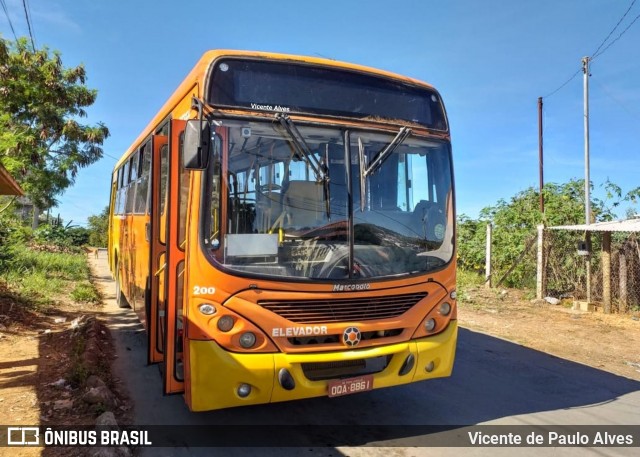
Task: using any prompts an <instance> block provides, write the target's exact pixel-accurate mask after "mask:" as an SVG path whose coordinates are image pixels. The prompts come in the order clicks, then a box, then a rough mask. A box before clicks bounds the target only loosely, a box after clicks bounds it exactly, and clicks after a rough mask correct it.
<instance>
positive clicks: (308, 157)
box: [276, 113, 331, 220]
mask: <svg viewBox="0 0 640 457" xmlns="http://www.w3.org/2000/svg"><path fill="white" fill-rule="evenodd" d="M276 119H277V120H278V121H279V122H280V125H282V127H283V128H284V129H285V130H286V132H287V134H288V135H289V138H290V139H291V144H293V147H294V149H295V153H296V156H297V157H298V158H299V159H300V160H304V161H305V162H306V163H307V165H309V167H310V168H311V170H312V171H313V174H314V175H315V177H316V182H322V184H323V195H324V200H325V210H326V213H327V219H329V220H331V201H330V199H331V196H330V192H329V151H328V149H327V151H326V152H325V161H324V162H320V161H319V160H318V158H317V157H316V156H315V155H314V154H313V153H312V152H311V149H310V148H309V145H308V144H307V142H306V141H305V140H304V137H303V136H302V134H301V133H300V131H299V130H298V127H296V124H294V123H293V121H292V120H291V118H289V116H287V115H286V114H281V113H277V114H276Z"/></svg>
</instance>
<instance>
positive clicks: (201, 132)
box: [183, 119, 211, 170]
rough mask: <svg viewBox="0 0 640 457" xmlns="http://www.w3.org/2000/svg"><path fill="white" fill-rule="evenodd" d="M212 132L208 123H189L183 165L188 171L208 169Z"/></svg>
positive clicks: (186, 131) (186, 130) (185, 137)
mask: <svg viewBox="0 0 640 457" xmlns="http://www.w3.org/2000/svg"><path fill="white" fill-rule="evenodd" d="M210 140H211V131H210V128H209V123H208V122H201V121H200V120H198V119H192V120H190V121H187V126H186V127H185V129H184V144H183V163H184V168H185V169H187V170H203V169H205V168H207V163H208V158H209V147H210V146H209V145H210Z"/></svg>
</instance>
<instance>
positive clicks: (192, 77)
mask: <svg viewBox="0 0 640 457" xmlns="http://www.w3.org/2000/svg"><path fill="white" fill-rule="evenodd" d="M219 57H258V58H262V59H269V60H279V61H290V62H297V63H307V64H313V65H322V66H328V67H334V68H342V69H345V70H352V71H360V72H365V73H370V74H374V75H379V76H383V77H387V78H390V79H395V80H398V81H402V82H406V83H410V84H414V85H418V86H423V87H426V88H429V89H433V86H432V85H430V84H428V83H425V82H423V81H420V80H417V79H413V78H409V77H407V76H403V75H399V74H396V73H392V72H389V71H385V70H380V69H377V68H373V67H367V66H364V65H358V64H352V63H348V62H341V61H338V60H332V59H327V58H322V57H308V56H299V55H291V54H279V53H271V52H261V51H238V50H228V49H216V50H210V51H207V52H205V53H204V54H203V56H202V57H201V58H200V60H199V61H198V62H197V63H196V65H195V66H194V67H193V69H192V70H191V71H190V72H189V74H188V75H187V76H186V77H185V78H184V80H183V81H182V83H180V85H179V86H178V88H177V89H176V90H175V91H174V92H173V94H172V95H171V97H169V99H168V100H167V101H166V102H165V103H164V105H163V106H162V108H160V110H159V111H158V112H157V114H156V115H155V116H154V117H153V119H151V122H149V124H148V125H147V126H146V127H145V128H144V130H143V131H142V132H141V133H140V135H139V136H138V137H137V138H136V140H135V141H134V142H133V143H132V144H131V146H129V148H128V149H127V151H126V152H125V154H123V156H122V157H121V158H120V160H119V161H118V162H117V163H116V165H115V167H114V169H117V168H119V167H120V166H121V165H122V164H123V163H124V162H125V161H126V159H127V158H128V157H129V155H130V154H131V153H132V152H133V151H134V150H135V149H136V148H137V147H138V146H139V145H140V143H141V142H142V141H143V140H144V139H145V138H147V137H148V136H149V135H151V134H152V133H153V130H154V129H156V128H157V127H158V125H159V124H160V123H161V122H162V121H163V120H164V119H166V118H167V116H169V114H170V113H171V111H173V109H174V108H175V106H176V105H177V104H178V103H179V102H180V100H182V99H183V97H184V96H185V94H186V93H187V91H189V90H190V89H192V88H193V87H194V85H196V84H197V85H198V91H199V97H200V98H203V95H202V94H203V91H204V87H203V84H204V82H205V79H206V76H207V73H208V70H209V68H210V67H211V64H212V63H213V62H214V61H215V60H216V59H218V58H219Z"/></svg>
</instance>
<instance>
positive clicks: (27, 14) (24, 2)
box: [22, 0, 36, 52]
mask: <svg viewBox="0 0 640 457" xmlns="http://www.w3.org/2000/svg"><path fill="white" fill-rule="evenodd" d="M22 6H23V8H24V15H25V17H26V18H27V27H28V28H29V37H30V38H31V47H32V48H33V52H36V42H35V40H34V39H33V30H32V27H31V19H30V18H29V11H28V10H27V0H22Z"/></svg>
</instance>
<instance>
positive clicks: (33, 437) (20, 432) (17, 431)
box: [7, 427, 40, 446]
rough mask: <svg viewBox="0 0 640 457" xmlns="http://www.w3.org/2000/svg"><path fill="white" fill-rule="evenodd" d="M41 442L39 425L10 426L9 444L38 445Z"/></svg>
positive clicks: (8, 433) (8, 431)
mask: <svg viewBox="0 0 640 457" xmlns="http://www.w3.org/2000/svg"><path fill="white" fill-rule="evenodd" d="M39 444H40V428H39V427H8V428H7V445H9V446H38V445H39Z"/></svg>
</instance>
